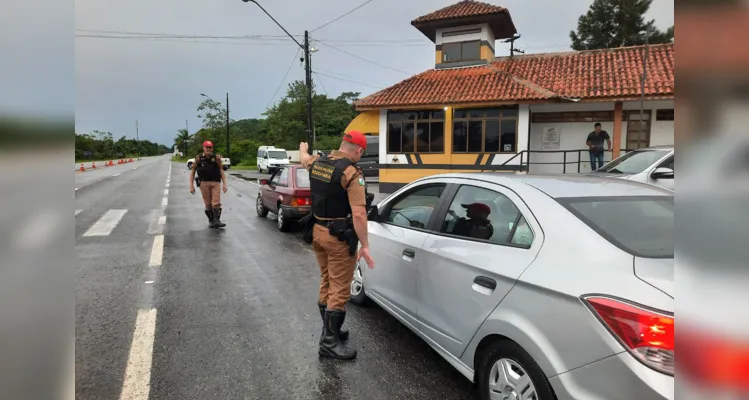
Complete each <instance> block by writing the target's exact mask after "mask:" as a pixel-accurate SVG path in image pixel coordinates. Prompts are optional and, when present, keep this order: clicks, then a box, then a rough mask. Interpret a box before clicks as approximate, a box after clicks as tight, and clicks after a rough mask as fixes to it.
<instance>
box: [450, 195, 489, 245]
mask: <svg viewBox="0 0 749 400" xmlns="http://www.w3.org/2000/svg"><path fill="white" fill-rule="evenodd" d="M461 206H462V207H463V208H465V209H466V216H465V217H464V218H458V220H457V221H455V226H454V227H453V231H452V233H453V234H454V235H459V236H465V237H470V238H475V239H483V240H488V239H489V238H491V237H492V235H494V228H493V227H492V223H491V221H489V214H491V212H492V211H491V208H490V207H489V206H488V205H486V204H483V203H471V204H461ZM450 213H451V214H453V215H454V214H455V212H454V211H452V210H450Z"/></svg>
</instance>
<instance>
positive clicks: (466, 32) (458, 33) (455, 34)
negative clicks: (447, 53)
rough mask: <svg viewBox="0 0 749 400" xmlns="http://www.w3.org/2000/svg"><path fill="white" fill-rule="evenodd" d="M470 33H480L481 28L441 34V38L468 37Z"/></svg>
mask: <svg viewBox="0 0 749 400" xmlns="http://www.w3.org/2000/svg"><path fill="white" fill-rule="evenodd" d="M472 33H481V28H472V29H461V30H458V31H447V32H442V37H448V36H460V35H470V34H472Z"/></svg>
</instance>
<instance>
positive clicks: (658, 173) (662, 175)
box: [650, 167, 674, 179]
mask: <svg viewBox="0 0 749 400" xmlns="http://www.w3.org/2000/svg"><path fill="white" fill-rule="evenodd" d="M650 176H651V177H652V178H653V179H674V170H672V169H671V168H666V167H659V168H656V169H655V171H653V173H652V174H650Z"/></svg>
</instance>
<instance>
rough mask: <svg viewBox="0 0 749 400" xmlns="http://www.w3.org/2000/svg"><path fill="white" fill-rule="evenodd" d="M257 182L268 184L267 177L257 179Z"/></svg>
mask: <svg viewBox="0 0 749 400" xmlns="http://www.w3.org/2000/svg"><path fill="white" fill-rule="evenodd" d="M258 183H259V184H260V185H261V186H265V185H267V184H268V180H267V179H265V178H261V179H260V180H258Z"/></svg>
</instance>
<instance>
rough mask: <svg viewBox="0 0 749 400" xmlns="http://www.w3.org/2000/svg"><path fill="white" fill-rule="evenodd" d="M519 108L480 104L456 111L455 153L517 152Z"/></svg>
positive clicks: (454, 128)
mask: <svg viewBox="0 0 749 400" xmlns="http://www.w3.org/2000/svg"><path fill="white" fill-rule="evenodd" d="M517 133H518V109H517V108H479V109H472V110H455V111H454V112H453V152H454V153H514V152H515V149H516V148H517V137H518V135H517Z"/></svg>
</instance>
